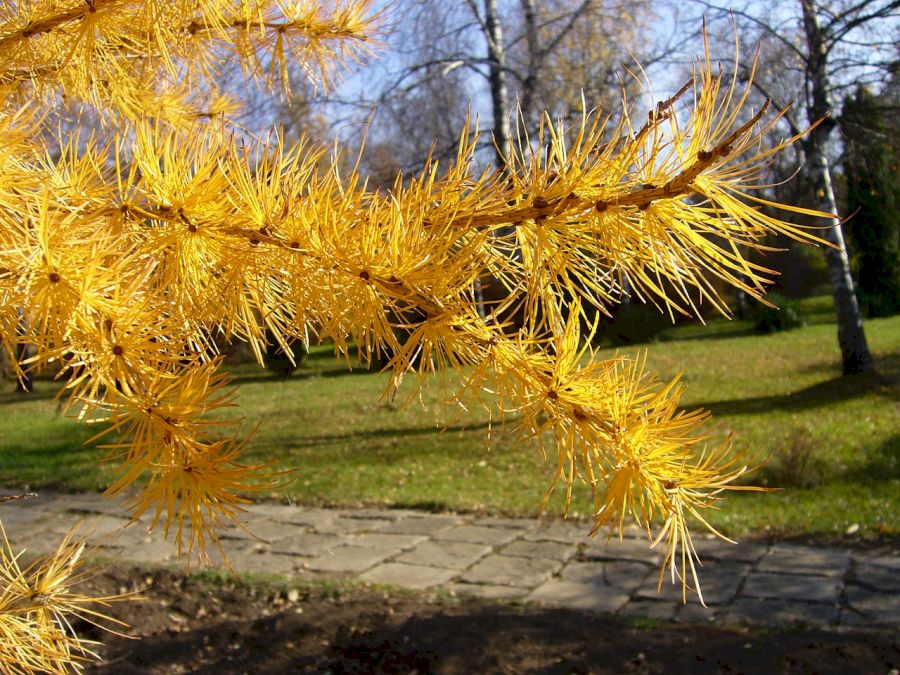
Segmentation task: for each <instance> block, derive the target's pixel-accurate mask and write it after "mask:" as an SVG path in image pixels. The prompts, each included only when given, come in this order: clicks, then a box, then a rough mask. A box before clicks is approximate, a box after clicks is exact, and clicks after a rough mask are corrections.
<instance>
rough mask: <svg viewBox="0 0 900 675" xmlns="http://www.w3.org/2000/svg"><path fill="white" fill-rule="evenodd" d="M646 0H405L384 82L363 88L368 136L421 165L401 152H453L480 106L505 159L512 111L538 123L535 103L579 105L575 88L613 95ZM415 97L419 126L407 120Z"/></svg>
mask: <svg viewBox="0 0 900 675" xmlns="http://www.w3.org/2000/svg"><path fill="white" fill-rule="evenodd" d="M648 8H649V0H641V1H639V2H626V1H625V0H547V1H545V2H537V1H536V0H464V2H461V3H444V2H440V1H439V0H423V1H421V2H417V3H411V4H409V5H406V6H404V8H403V9H402V11H401V14H400V15H398V17H397V22H396V23H397V31H396V32H395V33H394V35H393V36H392V37H391V41H392V42H393V43H394V46H395V51H396V53H397V54H398V55H399V56H398V57H397V58H395V59H393V61H392V62H391V63H390V64H389V65H390V66H391V68H390V69H389V72H388V73H387V74H386V75H383V76H382V77H380V78H378V79H382V80H384V82H385V84H384V86H382V87H380V88H379V90H378V91H377V92H372V91H370V90H368V89H366V90H365V91H364V92H363V93H364V94H366V95H368V99H366V100H365V101H364V102H363V103H362V107H363V108H364V109H365V108H366V106H369V107H375V108H376V113H375V122H374V123H373V125H372V127H371V129H370V132H369V133H370V139H369V142H368V145H369V147H370V148H372V145H373V143H375V145H376V146H377V145H378V144H379V143H380V142H382V141H384V142H389V143H391V144H392V147H393V151H392V153H391V154H392V155H393V156H394V157H395V158H396V160H397V162H398V165H399V166H400V167H401V168H408V169H412V168H415V167H414V166H408V167H404V166H403V162H404V158H405V157H407V156H408V157H410V158H416V160H417V161H420V160H421V158H422V156H423V154H424V153H423V150H427V149H428V147H429V146H432V145H433V146H434V154H435V156H436V157H439V158H440V157H449V156H452V155H453V154H454V153H455V152H456V141H457V139H458V135H459V132H460V130H461V129H462V128H463V127H464V124H465V121H466V115H467V113H468V112H469V110H471V111H472V112H473V113H474V114H473V116H472V118H471V119H472V122H473V123H474V121H475V118H476V117H477V116H479V113H481V115H480V117H481V119H482V120H486V121H484V122H483V125H482V126H485V127H487V128H488V129H489V130H490V131H491V139H490V140H486V141H485V145H483V146H482V148H481V149H482V150H484V151H488V150H490V159H489V160H488V161H490V162H491V163H492V164H494V165H496V166H502V165H503V164H504V163H505V162H506V160H507V158H508V156H509V148H510V139H511V136H512V133H513V132H512V124H511V115H512V114H513V112H514V110H516V109H518V110H519V114H520V116H521V119H522V120H523V121H524V123H525V126H526V128H528V129H533V128H535V127H536V126H537V123H538V121H539V119H538V117H539V116H538V112H537V111H539V110H540V111H544V110H547V111H549V112H550V113H551V114H553V115H554V116H559V117H563V116H565V115H566V114H567V113H569V112H572V113H577V114H580V107H581V106H582V102H581V98H580V96H579V95H578V92H579V91H584V92H585V100H586V101H587V104H588V106H590V107H592V108H593V107H597V106H598V105H601V104H607V103H611V102H613V101H614V100H617V98H618V96H619V94H620V90H621V87H622V83H621V79H620V78H621V73H622V64H623V63H628V62H629V61H631V60H632V59H633V54H634V53H635V52H637V51H638V50H637V44H638V42H637V32H638V28H637V26H638V25H639V24H640V22H641V21H643V20H644V19H645V18H646V17H647V16H649V9H648ZM625 81H626V82H628V84H629V85H630V86H631V85H633V83H632V82H631V80H630V79H629V78H625ZM561 92H565V96H560V94H561ZM573 92H575V93H574V95H573ZM356 103H357V105H359V104H360V102H359V101H357V102H356ZM412 103H415V109H416V110H417V113H416V114H417V115H418V116H419V121H420V124H418V125H416V124H411V123H410V122H409V121H408V120H407V119H405V118H406V117H408V113H407V111H409V110H411V109H413V105H412ZM548 103H549V104H552V105H551V106H550V107H547V106H548ZM609 107H617V106H609ZM423 143H424V144H425V145H424V147H423ZM377 154H379V155H381V156H384V155H386V154H387V153H381V152H379V153H377Z"/></svg>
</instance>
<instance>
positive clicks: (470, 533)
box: [435, 525, 522, 546]
mask: <svg viewBox="0 0 900 675" xmlns="http://www.w3.org/2000/svg"><path fill="white" fill-rule="evenodd" d="M521 535H522V531H521V530H518V529H509V528H504V527H481V526H479V525H460V526H459V527H454V528H453V529H452V530H447V531H445V532H441V533H440V534H438V535H436V536H435V540H441V541H462V542H465V543H467V544H487V545H488V546H502V545H503V544H508V543H509V542H511V541H512V540H513V539H516V538H518V537H519V536H521Z"/></svg>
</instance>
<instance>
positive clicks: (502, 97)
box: [484, 0, 512, 167]
mask: <svg viewBox="0 0 900 675" xmlns="http://www.w3.org/2000/svg"><path fill="white" fill-rule="evenodd" d="M484 25H485V28H486V31H487V35H486V36H485V37H486V38H487V46H488V68H489V75H488V80H489V82H490V89H491V113H492V114H493V117H494V145H495V149H494V150H495V153H496V164H497V166H498V167H503V166H505V165H506V163H507V161H509V154H510V149H511V140H510V139H511V137H512V128H511V125H510V121H509V108H510V106H509V88H508V86H507V83H506V49H505V47H504V45H503V27H502V26H501V24H500V15H499V10H498V8H497V0H485V2H484Z"/></svg>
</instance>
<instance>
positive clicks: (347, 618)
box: [79, 568, 900, 675]
mask: <svg viewBox="0 0 900 675" xmlns="http://www.w3.org/2000/svg"><path fill="white" fill-rule="evenodd" d="M89 584H90V585H91V586H93V591H94V592H98V593H103V594H109V593H117V592H125V591H128V590H139V591H140V593H141V595H142V596H143V598H144V600H142V601H140V602H125V603H120V604H116V605H114V606H113V608H112V611H111V612H110V613H111V614H113V615H114V616H116V617H118V618H121V619H122V620H124V621H126V622H128V623H129V624H130V625H131V626H132V627H133V628H132V630H131V631H130V633H131V634H132V635H134V636H137V637H139V638H140V639H138V640H129V639H124V638H120V637H115V636H112V635H110V634H107V633H101V632H100V631H98V630H95V629H87V630H86V629H85V628H84V627H81V628H80V629H79V632H80V633H81V634H82V635H85V636H86V637H92V638H95V639H100V640H102V641H103V642H104V646H103V647H102V648H101V650H100V653H101V655H102V657H103V658H104V664H103V665H100V666H95V667H92V668H89V669H88V672H94V673H105V674H113V673H115V674H117V675H118V674H128V673H166V674H170V673H215V674H216V675H225V674H228V673H267V674H268V673H296V672H301V673H302V672H314V673H323V672H332V673H340V672H355V673H465V674H467V675H468V674H470V673H517V674H518V673H766V674H769V673H822V674H824V673H841V674H844V673H885V674H887V673H891V672H892V671H893V672H894V673H896V672H897V669H898V668H900V641H898V635H897V633H896V632H889V631H883V632H879V631H866V632H856V633H837V632H828V631H821V630H804V629H799V628H771V627H769V628H758V627H756V628H751V627H741V626H714V625H709V624H684V623H680V624H679V623H668V622H659V621H649V620H640V621H635V620H626V619H622V618H618V617H612V616H605V615H592V614H584V613H581V612H574V611H569V610H561V609H542V608H539V607H533V606H526V605H514V604H509V603H498V602H487V601H482V600H471V599H461V598H454V597H448V596H446V595H444V596H438V595H434V594H423V593H419V594H414V593H408V592H394V591H391V592H388V591H385V590H383V589H378V588H372V587H365V586H358V585H355V586H354V585H341V584H330V585H315V586H303V587H296V588H291V587H285V586H283V585H278V584H276V583H273V582H268V583H265V582H262V581H261V582H258V583H257V582H252V583H251V582H246V581H236V580H234V579H230V578H225V577H220V578H210V577H208V576H194V577H185V576H183V575H181V574H179V573H175V572H171V571H165V570H156V571H145V570H140V569H125V568H121V569H116V568H113V569H109V570H107V571H105V572H104V573H102V574H101V575H99V576H97V577H95V578H94V579H92V580H91V581H90V582H89Z"/></svg>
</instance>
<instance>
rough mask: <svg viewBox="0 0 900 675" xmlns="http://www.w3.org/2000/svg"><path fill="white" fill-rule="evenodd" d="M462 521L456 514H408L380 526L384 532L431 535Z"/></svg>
mask: <svg viewBox="0 0 900 675" xmlns="http://www.w3.org/2000/svg"><path fill="white" fill-rule="evenodd" d="M462 522H463V521H462V520H461V519H460V518H458V517H456V516H428V515H424V516H409V517H407V518H401V519H400V520H397V521H395V522H393V523H390V524H388V525H385V526H384V527H382V528H380V529H379V530H378V532H380V533H384V534H421V535H426V536H432V535H435V534H438V533H440V532H444V531H446V530H449V529H450V528H452V527H456V526H457V525H459V524H461V523H462Z"/></svg>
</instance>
